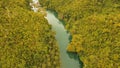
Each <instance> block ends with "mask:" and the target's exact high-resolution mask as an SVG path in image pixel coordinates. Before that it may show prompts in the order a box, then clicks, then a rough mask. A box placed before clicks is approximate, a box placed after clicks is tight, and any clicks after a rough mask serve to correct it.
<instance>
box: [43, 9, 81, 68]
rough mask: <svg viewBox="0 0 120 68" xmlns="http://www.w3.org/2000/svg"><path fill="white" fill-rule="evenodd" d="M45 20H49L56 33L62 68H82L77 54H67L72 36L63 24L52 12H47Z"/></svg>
mask: <svg viewBox="0 0 120 68" xmlns="http://www.w3.org/2000/svg"><path fill="white" fill-rule="evenodd" d="M45 18H46V19H47V20H48V22H49V24H50V25H52V30H53V31H55V32H56V36H55V37H56V40H57V42H58V44H59V48H60V60H61V61H60V62H61V68H80V67H81V65H80V63H79V58H78V56H77V54H74V53H67V52H66V48H67V45H68V44H69V42H70V39H69V37H70V34H69V33H68V32H67V31H66V30H65V28H64V25H63V24H62V22H61V21H59V20H58V19H57V17H56V16H55V14H54V13H53V12H51V11H47V16H46V17H45Z"/></svg>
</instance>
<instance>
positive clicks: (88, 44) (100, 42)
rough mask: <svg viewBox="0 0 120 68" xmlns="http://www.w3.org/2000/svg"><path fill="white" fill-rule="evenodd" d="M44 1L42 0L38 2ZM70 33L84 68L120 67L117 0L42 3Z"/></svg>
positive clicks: (119, 3)
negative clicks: (56, 14) (61, 20)
mask: <svg viewBox="0 0 120 68" xmlns="http://www.w3.org/2000/svg"><path fill="white" fill-rule="evenodd" d="M40 2H43V0H40ZM44 2H45V3H42V4H43V6H46V8H47V9H51V10H55V11H56V12H58V17H59V18H60V19H63V20H64V21H65V22H66V23H65V24H66V25H65V26H66V29H68V30H69V32H70V33H71V34H72V41H71V43H70V44H69V45H68V47H67V51H69V52H77V54H78V55H79V56H80V59H81V60H82V62H83V64H84V68H120V0H59V1H56V0H44Z"/></svg>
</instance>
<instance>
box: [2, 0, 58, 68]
mask: <svg viewBox="0 0 120 68" xmlns="http://www.w3.org/2000/svg"><path fill="white" fill-rule="evenodd" d="M29 3H30V2H29V0H0V68H47V67H48V68H59V67H60V62H59V49H58V45H57V42H56V40H55V37H54V34H55V33H54V32H52V31H51V26H50V25H49V24H48V22H47V20H46V19H45V18H44V15H43V14H41V13H39V12H36V13H34V12H33V11H31V9H30V8H31V7H30V5H29Z"/></svg>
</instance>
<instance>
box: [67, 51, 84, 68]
mask: <svg viewBox="0 0 120 68" xmlns="http://www.w3.org/2000/svg"><path fill="white" fill-rule="evenodd" d="M67 54H68V56H69V58H71V59H74V60H77V61H78V60H79V67H80V68H83V66H84V65H83V62H82V61H81V60H80V58H79V55H78V54H77V53H76V52H67Z"/></svg>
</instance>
